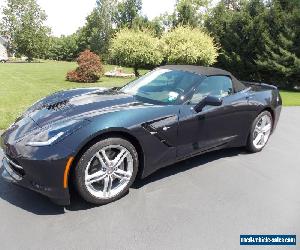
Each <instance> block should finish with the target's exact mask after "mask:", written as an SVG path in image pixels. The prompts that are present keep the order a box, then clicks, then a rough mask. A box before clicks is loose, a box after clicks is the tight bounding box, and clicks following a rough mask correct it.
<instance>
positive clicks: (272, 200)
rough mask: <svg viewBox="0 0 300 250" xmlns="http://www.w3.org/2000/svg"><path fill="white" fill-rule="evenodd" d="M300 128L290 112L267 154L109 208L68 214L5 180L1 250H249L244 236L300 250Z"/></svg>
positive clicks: (233, 153)
mask: <svg viewBox="0 0 300 250" xmlns="http://www.w3.org/2000/svg"><path fill="white" fill-rule="evenodd" d="M299 128H300V108H285V109H284V110H283V113H282V117H281V120H280V123H279V126H278V129H277V131H276V133H275V134H274V135H273V137H272V138H271V140H270V142H269V144H268V146H267V147H266V148H265V150H264V151H263V152H262V153H258V154H246V153H245V152H244V151H243V150H241V149H232V150H223V151H220V152H216V153H209V154H207V155H204V156H200V157H195V158H193V159H191V160H188V161H185V162H182V163H180V164H176V165H173V166H170V167H168V168H165V169H163V170H161V171H159V172H157V173H156V174H154V175H152V176H151V177H150V178H148V179H146V180H144V181H139V182H138V183H137V184H136V186H135V187H134V188H132V189H131V190H130V193H129V194H128V195H127V196H126V197H125V198H123V199H121V200H119V201H117V202H115V203H113V204H110V205H106V206H102V207H93V206H89V205H87V204H85V203H84V202H82V201H81V200H80V199H79V198H78V197H75V198H73V202H72V205H71V206H70V207H66V208H62V207H59V206H56V205H54V204H52V203H51V202H50V201H48V199H47V198H44V197H43V196H40V195H38V194H35V193H33V192H31V191H27V190H23V189H21V188H19V187H15V186H13V185H11V184H7V183H5V182H4V181H3V180H2V179H1V180H0V213H1V215H0V216H1V217H0V223H1V225H0V240H1V249H67V248H69V249H70V248H71V249H96V248H97V249H139V250H140V249H206V250H207V249H230V250H232V249H240V248H241V249H247V248H246V247H240V246H239V235H240V234H297V235H298V249H300V245H299V244H300V242H299V241H300V239H299V238H300V129H299ZM296 248H297V247H294V248H290V249H296ZM249 249H257V248H249ZM260 249H261V248H260ZM267 249H272V248H267ZM280 249H283V248H280Z"/></svg>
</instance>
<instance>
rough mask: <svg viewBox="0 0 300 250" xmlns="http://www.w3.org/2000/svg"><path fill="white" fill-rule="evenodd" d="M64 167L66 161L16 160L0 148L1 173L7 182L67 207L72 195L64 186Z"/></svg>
mask: <svg viewBox="0 0 300 250" xmlns="http://www.w3.org/2000/svg"><path fill="white" fill-rule="evenodd" d="M1 156H2V157H1ZM1 158H2V160H1ZM64 166H65V162H64V160H57V161H47V160H45V161H41V160H26V159H22V160H21V159H18V160H15V159H13V158H11V157H9V156H7V155H6V153H5V152H4V151H3V150H2V149H1V148H0V173H2V177H3V178H4V179H5V180H6V181H8V182H10V183H14V184H17V185H18V186H21V187H24V188H27V189H30V190H33V191H36V192H38V193H41V194H43V195H45V196H47V197H49V198H50V199H51V200H52V201H53V202H54V203H56V204H59V205H64V206H65V205H69V204H70V194H69V189H68V188H64V186H63V175H64ZM53 176H56V178H55V177H53ZM53 178H54V179H53ZM58 179H60V180H59V181H58ZM58 183H59V185H58Z"/></svg>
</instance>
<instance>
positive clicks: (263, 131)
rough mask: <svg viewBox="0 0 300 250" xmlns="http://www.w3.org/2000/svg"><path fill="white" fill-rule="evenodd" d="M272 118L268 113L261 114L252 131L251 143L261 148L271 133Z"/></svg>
mask: <svg viewBox="0 0 300 250" xmlns="http://www.w3.org/2000/svg"><path fill="white" fill-rule="evenodd" d="M271 130H272V119H271V118H270V117H269V116H268V115H264V116H262V117H261V118H260V119H259V120H258V122H257V123H256V125H255V129H254V131H253V145H254V147H255V148H257V149H261V148H263V147H264V146H265V145H266V143H267V141H268V139H269V137H270V134H271Z"/></svg>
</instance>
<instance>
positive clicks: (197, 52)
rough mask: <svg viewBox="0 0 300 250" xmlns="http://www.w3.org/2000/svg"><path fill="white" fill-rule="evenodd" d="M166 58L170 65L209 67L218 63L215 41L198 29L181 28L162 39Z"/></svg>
mask: <svg viewBox="0 0 300 250" xmlns="http://www.w3.org/2000/svg"><path fill="white" fill-rule="evenodd" d="M162 43H163V47H164V49H163V51H164V57H165V60H166V62H167V63H170V64H193V65H204V66H209V65H211V64H213V63H215V62H216V58H217V56H218V47H217V45H216V43H215V42H214V39H213V38H212V37H211V36H210V35H208V34H207V33H206V32H204V31H202V30H201V29H198V28H190V27H183V26H179V27H177V28H175V29H174V30H172V31H170V32H168V33H166V34H165V35H164V36H163V37H162Z"/></svg>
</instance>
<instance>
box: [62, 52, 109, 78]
mask: <svg viewBox="0 0 300 250" xmlns="http://www.w3.org/2000/svg"><path fill="white" fill-rule="evenodd" d="M77 63H78V65H79V66H78V67H77V69H76V70H72V71H70V72H68V73H67V80H68V81H71V82H96V81H98V80H99V79H100V76H101V75H102V74H103V65H102V62H101V59H100V57H99V56H98V55H96V54H95V53H93V52H91V51H90V50H85V51H83V52H81V53H80V55H79V57H78V58H77Z"/></svg>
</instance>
